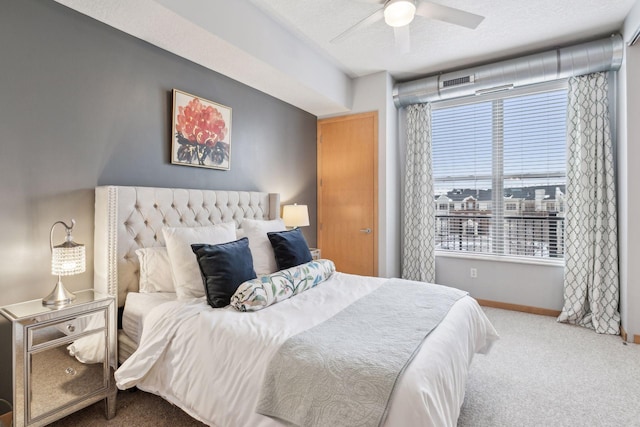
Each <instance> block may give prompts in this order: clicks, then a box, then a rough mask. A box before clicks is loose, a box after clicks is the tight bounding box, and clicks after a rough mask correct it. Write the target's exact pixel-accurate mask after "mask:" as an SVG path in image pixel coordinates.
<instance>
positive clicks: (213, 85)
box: [0, 0, 317, 305]
mask: <svg viewBox="0 0 640 427" xmlns="http://www.w3.org/2000/svg"><path fill="white" fill-rule="evenodd" d="M184 43H189V41H188V40H184ZM0 58H1V61H0V150H1V151H0V200H1V202H0V203H1V204H2V205H1V207H0V224H1V231H0V236H1V237H0V239H1V242H2V243H1V244H0V305H5V304H9V303H15V302H18V301H23V300H27V299H35V298H40V297H43V296H45V295H46V294H47V293H48V292H49V291H50V290H51V289H52V288H53V286H54V284H55V279H54V277H53V276H51V274H50V254H49V229H50V227H51V225H52V224H53V223H54V222H55V221H57V220H65V221H69V220H70V219H71V218H75V219H76V221H77V225H76V228H75V230H74V238H75V240H76V241H77V242H80V243H84V244H85V245H86V246H87V254H88V259H87V272H86V273H84V274H81V275H78V276H73V277H69V278H65V279H63V282H64V283H65V284H66V285H67V287H68V288H69V289H71V290H80V289H83V288H90V287H92V277H93V267H92V265H93V256H92V253H93V214H94V195H93V189H94V187H95V186H97V185H110V184H113V185H141V186H155V187H176V188H199V189H220V190H255V191H269V192H279V193H281V201H282V203H283V204H287V203H294V202H296V203H299V204H307V205H308V206H309V213H310V216H311V218H310V219H311V226H310V227H305V228H303V232H304V233H305V235H306V237H307V240H308V242H309V244H310V245H312V246H313V245H315V243H316V232H315V229H316V227H315V224H316V218H315V212H316V122H317V119H316V117H315V116H313V115H311V114H309V113H306V112H304V111H302V110H300V109H298V108H295V107H293V106H291V105H289V104H286V103H284V102H282V101H279V100H277V99H275V98H273V97H271V96H268V95H266V94H264V93H262V92H259V91H257V90H254V89H252V88H249V87H247V86H245V85H243V84H240V83H238V82H237V81H234V80H232V79H230V78H227V77H225V76H223V75H220V74H217V73H215V72H213V71H210V70H208V69H206V68H203V67H201V66H199V65H196V64H194V63H191V62H189V61H187V60H185V59H182V58H180V57H177V56H175V55H173V54H170V53H168V52H166V51H164V50H162V49H159V48H157V47H155V46H152V45H150V44H148V43H146V42H143V41H141V40H139V39H136V38H134V37H131V36H129V35H126V34H124V33H122V32H120V31H118V30H116V29H113V28H111V27H109V26H106V25H104V24H101V23H99V22H98V21H95V20H93V19H91V18H89V17H87V16H84V15H82V14H79V13H77V12H75V11H73V10H71V9H68V8H66V7H64V6H62V5H59V4H57V3H55V2H52V1H42V0H21V1H3V2H2V13H1V14H0ZM224 60H225V58H223V57H221V58H220V61H224ZM172 88H177V89H180V90H182V91H185V92H189V93H192V94H196V95H198V96H201V97H203V98H206V99H209V100H212V101H215V102H218V103H220V104H224V105H226V106H229V107H231V108H232V109H233V123H232V126H233V128H232V144H231V170H230V171H218V170H212V169H201V168H196V167H186V166H180V165H172V164H171V163H170V161H169V155H170V144H171V140H170V132H171V90H172ZM59 233H60V234H56V238H57V240H58V241H57V242H56V243H60V242H61V241H62V239H63V233H62V231H59Z"/></svg>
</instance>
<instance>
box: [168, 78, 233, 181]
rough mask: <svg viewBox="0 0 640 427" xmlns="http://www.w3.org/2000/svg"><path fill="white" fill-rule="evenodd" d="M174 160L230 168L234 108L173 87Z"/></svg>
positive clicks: (221, 168)
mask: <svg viewBox="0 0 640 427" xmlns="http://www.w3.org/2000/svg"><path fill="white" fill-rule="evenodd" d="M172 112H173V114H172V122H171V163H172V164H176V165H183V166H195V167H200V168H209V169H219V170H229V169H230V168H231V113H232V110H231V108H230V107H227V106H225V105H222V104H218V103H217V102H213V101H209V100H208V99H204V98H201V97H199V96H196V95H192V94H190V93H187V92H183V91H181V90H178V89H173V109H172Z"/></svg>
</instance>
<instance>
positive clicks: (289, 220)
mask: <svg viewBox="0 0 640 427" xmlns="http://www.w3.org/2000/svg"><path fill="white" fill-rule="evenodd" d="M282 220H283V221H284V225H285V226H287V227H292V228H298V227H304V226H307V225H309V210H308V209H307V205H298V204H293V205H286V206H284V207H283V208H282Z"/></svg>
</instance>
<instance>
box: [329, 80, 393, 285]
mask: <svg viewBox="0 0 640 427" xmlns="http://www.w3.org/2000/svg"><path fill="white" fill-rule="evenodd" d="M393 84H394V82H393V79H392V78H391V76H390V75H389V73H387V72H380V73H375V74H370V75H368V76H364V77H360V78H357V79H354V80H353V83H352V90H353V100H352V108H351V111H349V113H348V114H357V113H364V112H368V111H377V112H378V275H379V276H381V277H398V276H399V275H400V190H399V188H400V160H399V155H398V152H399V149H398V138H397V135H398V130H397V126H398V114H397V110H396V107H395V105H394V104H393V95H392V90H393ZM333 116H336V115H330V116H324V117H322V118H326V117H333Z"/></svg>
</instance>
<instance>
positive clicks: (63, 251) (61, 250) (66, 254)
mask: <svg viewBox="0 0 640 427" xmlns="http://www.w3.org/2000/svg"><path fill="white" fill-rule="evenodd" d="M58 224H62V225H64V227H65V232H66V233H67V236H66V238H65V241H64V242H63V243H62V244H60V245H56V246H54V245H53V231H54V229H55V227H56V225H58ZM74 225H76V221H75V220H73V219H72V220H71V226H68V225H67V224H65V223H64V222H62V221H57V222H55V223H54V224H53V225H52V226H51V233H50V234H49V247H50V248H51V274H53V275H55V276H58V283H56V286H55V288H53V291H52V292H51V293H50V294H49V295H48V296H47V297H45V298H43V299H42V304H44V305H56V306H60V305H64V304H67V303H69V302H71V301H73V300H74V299H75V298H76V296H75V295H74V294H73V293H71V292H69V291H68V290H66V289H65V287H64V285H63V284H62V279H61V276H72V275H74V274H80V273H84V271H85V269H86V253H85V248H84V245H82V244H80V243H76V242H74V241H73V237H72V236H71V230H73V226H74Z"/></svg>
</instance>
